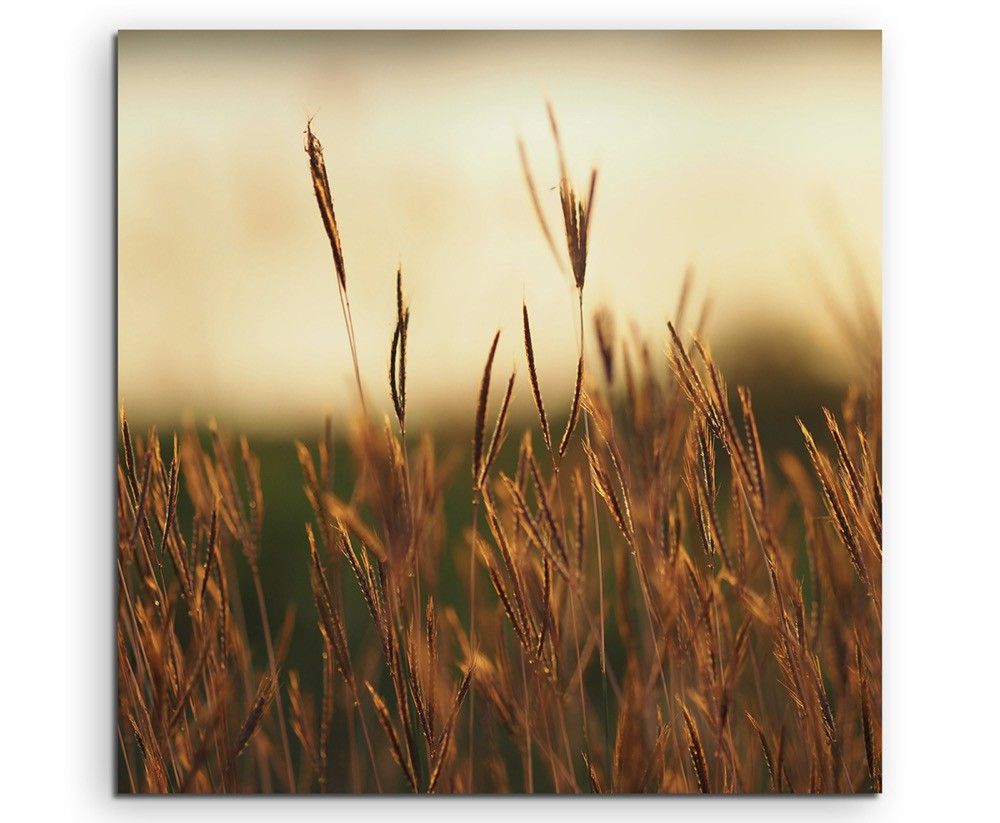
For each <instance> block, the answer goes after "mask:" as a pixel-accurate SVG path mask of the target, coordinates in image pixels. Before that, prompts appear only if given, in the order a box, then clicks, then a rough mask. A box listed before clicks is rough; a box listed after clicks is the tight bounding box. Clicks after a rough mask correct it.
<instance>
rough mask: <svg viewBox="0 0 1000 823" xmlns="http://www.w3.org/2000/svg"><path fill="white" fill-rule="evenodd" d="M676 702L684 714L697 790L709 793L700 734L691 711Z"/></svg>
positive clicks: (706, 767) (706, 763)
mask: <svg viewBox="0 0 1000 823" xmlns="http://www.w3.org/2000/svg"><path fill="white" fill-rule="evenodd" d="M677 704H678V705H679V706H680V708H681V713H682V714H683V716H684V728H685V730H686V731H687V739H688V754H689V755H690V756H691V764H692V766H694V773H695V777H696V778H697V779H698V790H699V791H700V792H701V793H702V794H709V792H710V791H711V789H710V788H709V784H708V762H707V761H706V760H705V749H704V747H703V746H702V745H701V735H699V734H698V727H697V726H696V725H695V723H694V719H693V718H692V717H691V712H689V711H688V708H687V706H685V705H684V703H683V702H682V701H681V700H680V698H678V699H677Z"/></svg>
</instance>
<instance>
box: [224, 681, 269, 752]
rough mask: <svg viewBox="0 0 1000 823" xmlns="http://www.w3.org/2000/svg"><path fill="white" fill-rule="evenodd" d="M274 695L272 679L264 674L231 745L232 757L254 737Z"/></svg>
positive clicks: (241, 750)
mask: <svg viewBox="0 0 1000 823" xmlns="http://www.w3.org/2000/svg"><path fill="white" fill-rule="evenodd" d="M274 695H275V682H274V677H273V676H272V674H271V673H270V672H265V673H264V676H263V677H262V678H261V680H260V685H259V686H257V693H256V694H255V695H254V699H253V702H252V703H251V704H250V711H249V712H248V713H247V716H246V719H245V720H244V721H243V726H242V727H241V728H240V733H239V734H238V735H237V736H236V742H235V743H234V744H233V757H239V755H240V754H242V752H243V750H244V749H245V748H246V747H247V744H249V742H250V738H252V737H253V736H254V733H255V732H256V731H257V729H258V728H259V727H260V723H261V720H263V719H264V715H265V714H267V710H268V709H269V708H270V706H271V703H272V702H273V700H274Z"/></svg>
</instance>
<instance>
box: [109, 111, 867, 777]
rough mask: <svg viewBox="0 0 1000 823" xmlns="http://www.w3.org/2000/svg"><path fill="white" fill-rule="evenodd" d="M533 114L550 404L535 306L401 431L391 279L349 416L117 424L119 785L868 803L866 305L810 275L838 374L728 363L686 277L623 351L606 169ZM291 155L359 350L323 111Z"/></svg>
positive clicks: (485, 344)
mask: <svg viewBox="0 0 1000 823" xmlns="http://www.w3.org/2000/svg"><path fill="white" fill-rule="evenodd" d="M550 122H551V129H552V135H553V140H554V142H555V145H556V148H557V156H558V158H559V179H560V185H559V187H558V193H553V192H548V191H545V192H543V191H540V190H539V188H538V187H537V186H536V185H535V182H534V177H533V174H532V170H531V165H530V158H529V156H528V153H527V151H526V149H525V147H524V146H522V147H521V156H522V169H523V172H524V177H525V182H526V186H527V190H528V193H529V197H528V198H527V199H528V204H527V205H526V207H529V208H532V209H533V211H534V213H535V215H536V217H537V220H538V223H539V227H540V230H541V232H542V235H543V237H544V238H545V240H546V243H547V245H548V247H549V249H550V251H551V254H552V257H553V259H554V261H555V262H556V265H557V267H558V268H560V269H562V271H563V272H564V274H565V275H566V276H567V277H568V278H570V279H571V280H572V283H573V292H572V294H573V296H572V300H573V301H574V303H575V305H573V306H568V307H567V308H568V309H570V308H572V309H574V310H575V311H576V313H577V318H578V321H577V328H576V332H577V335H578V337H577V346H578V352H579V359H578V362H577V368H576V373H575V381H574V383H573V385H574V386H575V388H574V391H573V392H572V394H571V395H568V396H557V395H556V394H555V393H548V392H546V386H545V384H544V382H543V381H542V380H540V379H539V372H542V373H544V369H542V368H540V367H539V366H540V364H538V363H536V362H535V354H534V345H533V338H534V339H535V340H537V339H538V336H539V335H540V334H544V333H547V330H546V328H545V322H544V318H541V317H536V316H535V315H533V314H532V313H531V307H530V306H527V305H526V306H525V307H524V311H523V324H522V327H521V328H519V329H517V330H516V331H515V330H509V329H505V330H504V331H503V334H504V335H505V336H509V335H512V334H516V335H517V336H518V337H519V338H520V343H521V344H523V349H524V355H523V358H522V359H521V361H520V362H518V364H517V367H516V369H515V371H514V372H513V373H508V372H506V371H504V369H503V368H502V367H501V366H500V365H499V364H495V363H494V362H493V360H494V352H495V350H496V345H497V337H496V336H494V330H484V333H483V341H482V359H483V362H484V369H483V373H482V381H481V384H480V385H479V386H478V387H477V388H478V391H472V392H470V393H469V397H468V413H467V416H466V418H465V423H464V426H462V425H456V426H449V427H447V428H444V427H442V428H441V429H439V430H435V431H413V430H411V428H408V426H407V422H408V421H407V416H406V411H407V397H406V370H407V362H408V361H407V343H408V330H409V317H410V314H409V312H410V309H409V306H408V304H407V300H406V284H405V272H403V271H400V272H399V273H398V275H397V300H396V328H395V332H394V334H393V335H392V337H391V338H390V339H387V340H386V341H385V354H386V363H387V366H388V368H387V375H386V381H385V383H384V384H383V385H379V386H375V385H364V383H363V381H362V376H361V374H360V371H359V370H358V368H357V360H356V357H355V359H354V363H353V368H354V374H355V383H356V391H357V398H356V399H355V400H354V401H353V402H355V403H356V405H357V407H358V408H359V410H361V411H360V413H359V415H358V417H357V419H356V420H355V422H354V424H353V425H352V426H351V427H350V428H349V429H347V430H339V429H338V430H336V431H334V430H333V428H332V426H331V424H329V423H327V425H326V426H325V427H324V425H323V421H317V425H316V430H315V432H313V433H311V434H310V435H307V436H303V437H302V438H301V440H300V441H296V440H295V439H294V438H289V439H288V440H287V441H279V440H261V441H257V440H256V439H255V440H254V441H253V442H251V441H249V440H247V439H245V438H240V437H238V436H236V435H235V434H230V433H227V432H225V431H221V430H219V429H218V428H216V427H214V426H206V427H204V428H200V429H198V428H190V429H186V430H181V431H179V432H178V433H177V434H176V435H174V434H173V433H167V432H156V431H153V430H151V429H148V428H147V423H148V422H149V421H143V425H142V431H137V430H135V429H133V428H130V427H129V424H128V422H127V417H126V415H125V414H124V413H123V415H122V419H121V426H122V432H121V441H120V459H119V467H118V490H119V493H118V546H117V552H118V566H117V570H118V577H119V580H118V582H119V597H118V634H117V643H118V705H119V713H118V729H117V731H118V741H119V752H118V762H119V790H120V791H122V792H143V793H145V792H264V793H269V792H421V793H423V792H438V793H465V792H477V793H483V792H617V793H640V792H660V793H694V792H703V793H734V792H823V793H829V792H839V793H855V792H880V791H881V767H880V760H881V744H880V736H881V720H880V719H881V480H880V475H881V470H880V462H881V457H880V455H881V393H880V385H881V358H880V348H881V342H880V328H879V314H878V311H877V309H876V308H875V307H874V306H873V305H872V304H871V303H870V302H868V301H867V300H866V299H864V296H863V294H860V293H859V299H858V301H857V304H856V305H854V306H852V307H851V308H850V310H848V309H846V308H843V307H840V306H839V305H837V304H835V303H833V304H828V305H827V306H826V308H824V301H823V300H822V299H821V296H820V295H819V294H817V311H818V312H821V311H830V312H831V313H832V314H833V315H834V316H835V319H836V320H837V322H838V324H839V327H840V328H841V330H842V331H843V334H844V339H845V344H846V346H847V347H848V350H849V351H850V353H851V355H852V358H853V363H854V372H853V373H854V374H855V377H856V379H855V380H854V382H853V383H852V384H851V385H843V386H841V385H835V384H832V383H829V382H828V381H826V380H825V379H824V378H821V377H818V376H816V375H818V374H820V373H821V371H820V370H810V365H809V364H808V363H806V364H803V365H802V366H801V368H800V369H799V370H798V371H794V372H782V373H780V375H779V378H778V379H765V378H766V377H767V369H766V364H765V368H764V370H763V371H761V370H760V369H759V368H758V370H757V371H754V370H753V369H751V368H750V367H749V366H747V365H746V364H747V363H749V361H750V359H751V358H750V354H751V352H744V353H743V354H742V355H734V356H731V357H730V358H729V359H728V360H727V361H726V363H725V368H722V367H720V365H719V362H718V361H717V360H716V358H715V357H713V354H712V348H711V345H710V338H711V335H710V333H709V329H708V327H707V324H706V322H705V316H706V315H705V313H704V311H703V307H702V306H700V305H694V301H693V300H692V298H691V291H690V287H689V285H690V280H686V281H685V286H684V288H683V289H682V290H681V293H680V294H678V295H661V294H656V295H649V299H650V300H657V301H661V302H663V304H664V314H665V316H669V317H670V318H671V320H670V321H669V322H668V323H665V324H664V327H663V329H662V334H661V335H660V336H659V338H658V339H649V340H643V339H638V338H637V337H636V336H635V335H633V334H630V333H629V332H628V331H627V330H626V323H625V320H626V319H625V318H613V317H611V316H610V315H609V314H607V313H606V312H604V311H601V310H599V309H598V308H597V307H591V306H589V304H588V303H587V296H586V284H587V262H588V250H589V247H590V244H591V242H593V243H599V242H600V238H599V237H592V236H591V231H590V228H591V227H590V216H591V210H592V207H593V205H594V204H595V202H599V196H600V185H599V178H598V174H597V171H596V170H595V171H594V172H593V173H592V174H591V175H590V176H589V177H588V178H587V180H586V181H585V183H584V185H583V186H582V187H580V188H577V187H576V186H575V185H574V183H573V181H572V180H571V179H570V176H569V174H568V172H567V167H566V163H565V161H564V159H563V157H564V155H563V148H562V145H561V142H560V135H559V130H558V126H557V124H556V120H555V117H554V116H553V115H552V113H551V111H550ZM306 156H307V160H308V163H309V171H310V176H311V179H312V183H313V195H314V197H315V200H316V203H317V207H318V211H319V215H320V219H321V223H322V226H323V228H324V229H325V231H326V235H327V238H328V240H329V243H330V250H331V256H332V260H333V268H334V276H335V277H336V279H337V284H338V292H339V295H340V299H341V307H340V308H341V314H342V319H343V325H344V331H345V332H346V334H347V335H348V337H349V339H350V341H351V349H352V351H353V350H354V348H355V340H356V336H355V333H354V321H353V317H352V314H351V310H350V299H349V294H350V291H349V289H350V286H351V285H352V281H351V280H350V278H349V272H348V270H347V266H346V263H345V260H344V255H343V251H342V246H341V237H340V231H339V226H338V224H337V219H336V214H335V210H334V199H333V192H332V191H331V188H330V181H329V178H328V175H327V170H326V159H325V158H324V155H323V150H322V147H321V145H320V143H319V140H318V139H317V137H316V136H315V135H314V134H313V132H312V129H311V126H310V128H309V129H307V134H306ZM303 196H304V197H306V196H308V192H306V191H304V192H303ZM549 197H552V198H555V197H557V198H558V201H559V207H560V211H559V221H558V222H555V221H550V220H549V219H548V218H547V217H546V215H547V214H548V213H549V212H548V203H547V199H546V198H549ZM317 231H319V225H317ZM623 287H625V288H627V285H623ZM495 334H496V335H497V336H499V335H500V332H495ZM785 344H786V345H793V344H794V341H785ZM762 351H765V352H766V349H765V350H762ZM741 357H742V359H741ZM758 366H759V364H758ZM741 373H744V374H746V375H748V379H749V382H750V385H747V386H744V385H741V382H742V381H741V380H740V379H736V380H734V381H733V382H732V385H730V383H728V382H727V375H729V376H730V377H731V376H732V375H737V378H738V377H739V375H740V374H741ZM771 377H772V378H774V375H773V374H772V375H771ZM376 392H378V393H384V394H385V395H388V396H389V397H390V398H391V401H392V408H393V412H394V413H393V415H392V417H391V418H385V419H384V420H379V419H378V418H377V416H376V415H375V414H373V413H370V412H369V407H370V402H369V398H370V397H371V396H372V395H373V394H374V393H376ZM514 393H518V394H521V395H522V396H525V397H530V398H531V401H532V405H533V406H534V409H535V412H536V413H535V415H534V416H533V417H523V416H515V415H513V414H512V413H510V411H509V410H510V408H511V406H510V405H509V401H510V398H511V397H512V396H513V395H514Z"/></svg>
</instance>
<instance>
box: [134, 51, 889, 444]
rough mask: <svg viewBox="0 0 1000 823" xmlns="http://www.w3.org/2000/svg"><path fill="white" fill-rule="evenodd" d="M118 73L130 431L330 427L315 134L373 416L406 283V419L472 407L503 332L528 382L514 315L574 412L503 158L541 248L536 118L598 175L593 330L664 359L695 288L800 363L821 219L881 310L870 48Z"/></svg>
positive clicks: (552, 174)
mask: <svg viewBox="0 0 1000 823" xmlns="http://www.w3.org/2000/svg"><path fill="white" fill-rule="evenodd" d="M118 50H119V75H118V81H119V98H118V103H119V142H118V152H119V177H118V186H119V201H118V203H119V281H118V283H119V286H118V289H119V390H120V394H121V397H122V399H123V401H124V402H125V403H126V405H127V407H128V408H129V409H130V412H131V413H132V414H134V415H136V416H140V417H150V416H156V417H158V418H160V419H162V420H164V421H165V422H169V421H174V420H176V419H177V418H178V417H180V416H181V415H183V414H185V413H194V414H196V415H198V416H199V417H205V416H208V415H216V416H218V417H220V418H222V419H224V420H227V421H232V422H234V423H238V424H243V425H263V424H266V423H277V424H295V423H301V422H309V423H313V422H314V421H315V420H316V419H318V418H319V416H320V415H321V414H322V413H323V411H324V410H325V409H327V408H330V409H332V410H333V411H334V412H335V413H346V412H350V411H351V410H352V408H353V402H354V400H353V397H354V396H353V394H352V390H351V386H352V384H351V382H350V381H351V367H350V361H349V354H348V348H347V344H346V338H345V334H344V330H343V323H342V320H341V316H340V308H339V305H338V299H337V290H336V282H335V279H334V274H333V267H332V262H331V259H330V250H329V245H328V243H327V240H326V236H325V234H324V231H323V228H322V224H321V222H320V219H319V216H318V213H317V210H316V204H315V201H314V199H313V196H312V190H311V185H310V181H309V176H308V171H307V164H306V157H305V154H304V152H303V149H302V131H303V128H304V125H305V121H306V119H307V118H308V117H309V116H312V115H315V120H314V128H315V129H316V131H317V134H318V135H319V136H320V138H321V140H322V141H323V144H324V146H325V148H326V158H327V167H328V170H329V172H330V177H331V184H332V187H333V193H334V198H335V202H336V207H337V216H338V221H339V223H340V228H341V234H342V238H343V246H344V253H345V257H346V261H347V271H348V288H349V291H350V295H351V301H352V305H353V308H354V315H355V324H356V327H357V333H358V346H359V354H360V358H361V365H362V371H363V376H364V379H365V380H366V383H367V386H368V389H369V393H370V394H371V395H372V396H373V397H374V398H376V399H377V400H378V401H380V402H381V401H382V400H383V395H386V394H387V387H386V379H385V373H386V367H387V362H388V348H389V342H390V338H391V334H392V329H393V324H394V311H395V307H394V287H395V279H394V278H395V269H396V265H397V263H398V262H399V261H400V260H401V261H402V263H403V269H404V274H405V278H406V289H407V291H408V293H409V297H410V304H411V308H412V320H411V324H410V340H411V343H410V372H409V391H408V394H409V396H410V408H411V413H412V414H413V415H414V416H420V415H422V414H423V415H426V414H428V413H430V412H433V411H438V410H442V409H449V408H452V407H454V406H455V405H456V404H457V406H458V407H460V408H471V406H472V404H473V402H474V401H473V398H474V397H475V394H476V390H477V380H478V376H479V374H480V372H481V369H482V363H483V360H484V357H485V353H486V349H487V347H488V344H489V340H490V337H491V336H492V333H493V331H494V330H495V329H496V328H497V327H500V328H502V329H503V331H504V335H503V337H502V338H501V348H500V350H499V353H498V359H497V363H498V365H499V366H501V367H502V368H503V369H504V370H506V369H509V368H510V365H511V363H512V362H514V361H515V359H516V361H517V362H518V364H519V365H522V366H523V354H522V351H521V344H520V304H521V299H522V296H524V297H525V298H526V299H527V301H528V305H529V308H530V310H531V311H532V315H533V317H535V318H537V320H536V321H535V323H533V325H537V326H538V327H539V331H537V332H536V336H537V337H538V341H537V344H536V347H537V349H538V351H537V354H538V358H539V362H540V371H541V379H542V382H543V390H546V391H547V392H551V393H552V394H553V397H554V399H555V397H556V396H557V393H558V392H560V391H567V392H568V386H567V384H568V383H570V382H571V380H572V373H573V360H574V357H575V354H574V352H575V343H574V330H573V322H572V314H571V305H572V304H571V302H570V296H569V291H568V287H567V284H566V281H565V280H564V279H562V278H561V275H560V274H559V272H558V271H557V269H556V268H555V266H554V264H553V262H552V260H551V258H550V256H549V253H548V251H547V249H546V247H545V245H544V241H543V240H542V238H541V235H540V233H539V231H538V229H537V226H536V223H535V220H534V216H533V214H532V211H531V207H530V203H529V200H528V196H527V194H526V191H525V188H524V184H523V180H522V177H521V172H520V168H519V165H518V160H517V151H516V142H515V141H516V136H517V135H518V134H520V135H522V136H523V137H524V139H525V142H526V144H527V146H528V150H529V153H530V155H531V158H532V163H533V167H534V171H535V175H536V179H537V181H538V184H539V187H540V188H541V189H542V193H543V197H545V198H546V206H547V208H548V209H549V213H550V215H551V216H552V218H553V219H554V220H555V219H558V196H557V194H556V192H555V191H554V190H550V189H552V187H554V186H556V184H557V182H558V178H557V171H556V166H555V162H554V156H553V151H552V144H551V139H550V136H549V133H548V128H547V122H546V119H545V111H544V99H545V98H546V97H549V98H551V100H552V101H553V103H554V105H555V108H556V111H557V114H558V117H559V120H560V124H561V128H562V133H563V141H564V145H565V147H566V150H567V155H568V157H569V161H570V166H571V171H572V172H573V173H574V175H575V176H576V178H577V179H578V180H579V181H580V182H582V181H583V180H584V178H585V175H586V174H587V172H588V171H589V168H590V166H591V165H593V164H596V165H597V166H598V167H599V170H600V179H599V183H598V191H597V197H596V205H595V211H594V218H593V223H592V240H591V255H590V263H589V266H588V280H587V287H586V298H587V304H588V306H589V307H590V308H594V307H596V306H597V305H599V304H600V303H605V304H608V305H610V306H611V307H612V308H613V309H614V310H615V311H616V313H618V314H619V316H620V317H628V318H632V319H634V320H635V321H636V322H637V323H638V324H639V325H640V326H641V327H642V328H643V329H645V330H646V331H648V332H649V333H651V334H656V335H658V338H662V335H663V322H664V319H665V317H666V316H667V315H668V314H669V313H670V312H671V310H672V308H673V306H674V304H675V301H676V295H677V290H678V287H679V284H680V281H681V278H682V273H683V270H684V267H685V265H687V264H688V263H692V264H694V265H695V267H696V270H697V272H698V294H699V295H703V294H706V293H711V294H712V295H713V299H714V305H715V312H714V317H715V322H714V324H713V328H714V330H715V331H716V332H717V333H724V332H725V331H726V329H727V328H732V326H733V325H734V324H736V323H738V322H739V321H740V320H741V319H743V318H747V317H758V318H759V317H761V316H771V315H774V316H776V317H779V318H786V319H787V318H789V317H795V316H797V317H799V318H800V320H801V319H802V318H806V320H807V323H808V325H809V327H810V331H811V332H812V333H813V334H817V335H821V334H823V333H824V332H823V329H824V328H825V325H824V322H823V319H822V318H821V316H820V315H821V314H822V304H821V302H820V301H819V300H818V298H817V297H816V296H815V292H814V291H813V290H812V289H811V288H810V286H809V285H808V282H807V281H806V280H805V279H804V278H803V276H802V271H803V269H804V266H803V262H802V261H803V260H804V259H805V258H807V257H809V256H815V257H817V258H818V259H820V260H821V261H824V262H825V263H826V264H827V265H828V266H829V268H830V271H831V273H835V272H837V271H839V268H838V267H839V265H840V261H839V259H838V258H836V257H835V256H831V255H830V251H831V248H832V245H831V244H830V243H829V242H827V238H826V237H825V236H824V232H823V231H821V229H822V227H823V221H822V220H821V219H820V218H821V215H822V214H823V213H824V212H823V205H824V204H829V203H835V204H836V207H837V211H838V212H839V213H840V215H841V219H842V220H843V223H844V226H843V229H844V230H845V231H846V232H848V233H849V234H850V236H851V238H852V241H853V242H854V243H855V244H856V246H857V248H858V250H859V253H860V254H861V256H862V258H863V259H864V260H865V261H867V262H868V263H869V264H870V265H871V273H870V275H869V276H870V278H871V279H872V282H873V285H874V286H875V288H876V293H877V287H878V278H879V271H878V265H879V264H878V261H879V259H880V249H881V45H880V36H879V34H878V33H871V32H847V33H839V32H830V33H812V32H800V33H794V32H790V33H726V32H720V33H700V32H673V33H654V32H642V33H627V32H612V33H597V32H591V33H585V32H576V33H572V32H566V33H542V32H538V33H533V32H509V33H503V32H496V33H465V32H454V33H439V32H428V33H412V32H395V33H366V32H358V33H350V32H341V33H318V32H317V33H290V32H288V33H265V32H259V33H196V32H148V33H147V32H125V33H122V34H121V35H120V37H119V44H118ZM519 370H520V371H521V372H522V373H523V371H524V369H523V367H522V368H520V369H519ZM386 406H387V402H386Z"/></svg>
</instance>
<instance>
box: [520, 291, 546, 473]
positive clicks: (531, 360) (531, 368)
mask: <svg viewBox="0 0 1000 823" xmlns="http://www.w3.org/2000/svg"><path fill="white" fill-rule="evenodd" d="M521 314H522V316H523V325H524V353H525V356H526V357H527V359H528V377H529V378H530V380H531V396H532V397H533V398H534V400H535V408H536V409H537V410H538V419H539V420H540V421H541V424H542V438H543V439H544V440H545V448H546V449H548V452H549V454H550V455H551V454H552V437H551V435H550V434H549V421H548V418H547V417H546V416H545V405H544V404H543V403H542V389H541V386H539V384H538V372H537V371H536V370H535V350H534V348H533V346H532V345H531V324H530V323H529V321H528V306H527V304H525V303H522V304H521Z"/></svg>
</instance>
